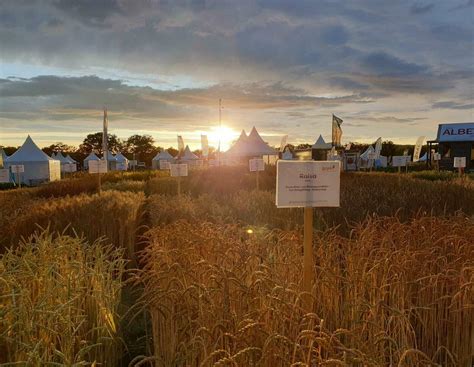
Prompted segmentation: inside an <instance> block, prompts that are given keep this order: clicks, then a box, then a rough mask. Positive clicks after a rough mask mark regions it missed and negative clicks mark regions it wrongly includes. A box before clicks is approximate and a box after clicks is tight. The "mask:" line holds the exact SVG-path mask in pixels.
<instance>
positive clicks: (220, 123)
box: [217, 98, 222, 166]
mask: <svg viewBox="0 0 474 367" xmlns="http://www.w3.org/2000/svg"><path fill="white" fill-rule="evenodd" d="M221 134H222V99H221V98H219V145H218V147H217V162H218V165H219V166H220V165H221Z"/></svg>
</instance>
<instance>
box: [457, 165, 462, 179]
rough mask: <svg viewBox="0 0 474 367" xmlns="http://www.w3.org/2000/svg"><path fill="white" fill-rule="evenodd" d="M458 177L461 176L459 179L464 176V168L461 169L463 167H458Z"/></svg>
mask: <svg viewBox="0 0 474 367" xmlns="http://www.w3.org/2000/svg"><path fill="white" fill-rule="evenodd" d="M458 176H459V177H461V176H462V168H461V167H458Z"/></svg>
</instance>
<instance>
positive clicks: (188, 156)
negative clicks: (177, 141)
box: [179, 145, 199, 161]
mask: <svg viewBox="0 0 474 367" xmlns="http://www.w3.org/2000/svg"><path fill="white" fill-rule="evenodd" d="M179 159H180V160H182V161H197V160H198V159H199V157H198V156H197V155H196V154H194V153H193V152H191V149H189V145H186V148H184V151H183V154H182V155H181V156H180V157H179Z"/></svg>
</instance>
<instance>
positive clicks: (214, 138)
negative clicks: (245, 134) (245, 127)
mask: <svg viewBox="0 0 474 367" xmlns="http://www.w3.org/2000/svg"><path fill="white" fill-rule="evenodd" d="M238 137H239V133H238V132H237V131H234V130H232V129H231V128H230V127H227V126H220V127H214V128H212V129H211V131H210V132H209V135H208V139H209V144H210V145H212V146H214V147H216V149H217V147H218V146H219V141H220V143H221V151H225V150H227V149H229V148H230V146H231V145H232V143H233V141H234V140H236V139H237V138H238Z"/></svg>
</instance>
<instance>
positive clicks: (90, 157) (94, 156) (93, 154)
mask: <svg viewBox="0 0 474 367" xmlns="http://www.w3.org/2000/svg"><path fill="white" fill-rule="evenodd" d="M86 161H100V159H99V157H97V156H96V155H95V153H94V152H91V153H90V154H89V155H88V156H87V157H86V158H85V159H84V162H86Z"/></svg>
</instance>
